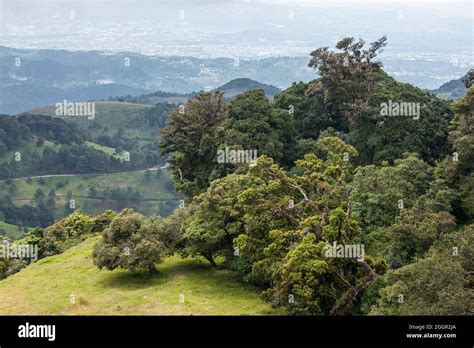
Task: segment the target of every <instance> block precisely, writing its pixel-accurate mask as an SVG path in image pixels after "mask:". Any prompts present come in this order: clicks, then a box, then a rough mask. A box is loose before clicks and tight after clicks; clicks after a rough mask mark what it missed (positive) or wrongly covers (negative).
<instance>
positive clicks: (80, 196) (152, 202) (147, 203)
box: [0, 170, 179, 235]
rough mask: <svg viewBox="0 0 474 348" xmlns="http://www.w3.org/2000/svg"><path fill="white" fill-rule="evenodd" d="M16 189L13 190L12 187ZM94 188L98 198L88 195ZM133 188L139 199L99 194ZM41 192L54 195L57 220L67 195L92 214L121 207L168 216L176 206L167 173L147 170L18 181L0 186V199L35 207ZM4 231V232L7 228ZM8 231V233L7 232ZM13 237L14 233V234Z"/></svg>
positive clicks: (175, 196)
mask: <svg viewBox="0 0 474 348" xmlns="http://www.w3.org/2000/svg"><path fill="white" fill-rule="evenodd" d="M12 185H14V186H15V189H14V190H12V189H11V186H12ZM92 187H94V188H95V189H96V190H97V191H98V192H99V196H98V197H93V196H91V193H90V189H91V188H92ZM128 187H132V188H133V189H134V190H135V191H139V192H140V193H141V195H142V196H141V198H140V199H139V200H130V201H125V200H120V201H117V200H114V199H113V198H109V199H102V198H101V197H100V192H103V191H104V190H106V189H122V190H126V189H127V188H128ZM38 189H41V190H42V191H43V192H44V193H45V195H46V196H47V195H48V193H49V192H50V191H51V190H54V191H55V193H56V199H55V206H54V207H52V210H53V215H54V217H55V218H56V219H60V218H62V217H64V216H65V212H64V207H65V204H66V201H67V197H68V193H69V195H70V197H71V198H72V199H74V200H75V204H76V209H82V210H83V211H85V212H88V213H91V214H99V213H101V212H102V211H104V210H105V209H114V210H120V209H122V208H123V207H124V205H127V206H131V207H134V208H135V209H137V210H139V211H141V212H143V213H145V214H147V215H167V214H168V213H169V212H171V210H172V209H173V208H174V207H176V206H177V205H178V200H179V199H178V196H177V195H176V194H175V192H174V188H173V184H172V182H171V178H170V177H169V174H168V172H167V171H166V170H160V173H159V174H158V173H157V171H156V170H153V171H150V177H149V178H148V179H147V178H146V177H145V171H144V170H142V171H134V172H130V173H115V174H102V175H99V174H94V175H73V176H51V177H42V178H31V179H19V180H13V181H12V182H11V183H6V182H1V183H0V197H1V196H2V195H5V194H7V193H9V195H10V197H11V199H12V201H13V202H14V204H15V205H16V206H21V205H36V202H35V201H34V195H35V192H36V191H37V190H38ZM6 230H7V229H6ZM7 231H8V230H7ZM15 235H16V234H15Z"/></svg>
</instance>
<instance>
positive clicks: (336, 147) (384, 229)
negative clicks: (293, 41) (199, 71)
mask: <svg viewBox="0 0 474 348" xmlns="http://www.w3.org/2000/svg"><path fill="white" fill-rule="evenodd" d="M386 44H387V39H386V37H381V38H380V39H378V40H376V41H374V42H372V43H366V42H365V41H363V40H361V39H359V40H355V39H354V38H350V37H347V38H344V39H342V40H340V41H339V42H338V43H337V44H336V47H335V49H329V48H328V47H321V48H317V49H315V50H314V51H312V52H311V53H310V57H309V62H308V66H309V67H310V68H312V69H314V72H313V74H314V79H313V80H311V81H310V82H295V83H293V84H292V85H291V86H290V87H289V88H287V89H285V90H283V91H281V92H279V93H278V94H276V95H275V97H274V98H273V99H272V100H270V99H269V98H268V97H267V96H266V95H265V91H264V90H263V89H252V90H248V91H245V92H243V93H240V94H238V95H236V96H235V97H234V98H232V99H230V100H229V99H227V98H226V97H225V94H224V92H222V91H216V90H212V91H209V92H202V93H198V94H197V95H196V96H195V97H194V98H191V99H189V100H187V101H186V102H185V103H184V104H183V105H180V106H179V107H177V108H173V109H172V110H170V111H169V113H168V116H169V117H168V118H167V120H166V122H165V123H164V124H163V126H164V127H163V128H161V129H160V134H159V137H157V138H156V141H155V143H154V145H156V147H157V149H159V151H160V152H162V153H163V154H164V155H165V156H168V158H167V163H168V165H169V166H168V167H167V169H166V170H167V172H166V173H168V171H169V173H170V175H171V177H172V180H173V182H174V185H175V188H176V190H177V192H178V193H179V194H180V195H181V197H182V200H180V201H179V202H180V203H179V205H175V206H177V208H178V209H174V210H173V211H172V212H170V213H171V214H169V215H168V216H166V217H165V216H161V217H160V216H156V214H155V215H153V216H150V215H151V214H144V213H141V212H140V211H137V210H136V209H131V208H129V207H125V208H124V209H122V210H121V211H105V212H103V213H94V214H92V213H87V212H84V211H81V210H79V209H76V210H75V211H73V212H72V211H71V212H70V214H69V215H68V216H66V217H65V218H63V219H60V220H57V221H56V222H55V223H54V224H51V225H50V226H47V227H41V228H35V229H33V230H31V231H29V232H28V234H27V235H26V236H25V237H24V238H23V239H22V240H20V241H18V243H33V244H38V245H39V250H40V253H39V258H40V259H44V261H40V263H39V264H35V265H33V266H28V263H29V261H28V260H26V261H24V260H22V261H19V262H16V261H17V260H14V261H12V260H3V268H2V270H3V275H4V276H11V274H13V273H15V272H18V271H19V270H21V269H22V268H25V267H27V269H26V270H24V271H20V273H19V274H18V275H13V276H12V277H11V278H10V281H9V280H8V278H7V281H8V283H4V284H8V285H5V286H4V287H3V286H2V285H0V291H2V289H11V288H15V287H16V286H17V285H18V286H21V283H22V282H23V281H24V279H25V278H23V277H22V276H21V275H22V272H25V273H23V274H31V275H33V276H35V277H38V274H39V272H38V271H37V268H38V267H41V266H42V263H43V264H50V263H54V260H55V259H54V258H50V257H51V256H53V257H54V255H58V254H63V253H64V252H66V254H63V255H59V256H58V258H56V260H57V259H63V260H65V261H67V262H78V263H81V265H82V266H84V265H86V267H84V268H82V269H89V270H90V267H92V265H94V267H97V268H98V269H101V270H103V272H109V271H111V272H112V273H106V274H114V275H116V274H119V272H120V273H121V274H122V275H123V274H124V276H123V277H122V276H117V277H120V279H122V280H123V281H124V282H125V283H126V287H127V288H128V287H129V286H130V284H131V283H133V280H131V278H132V276H131V274H132V273H134V272H142V273H141V274H140V276H139V278H137V279H139V280H138V281H137V282H134V283H133V287H134V288H137V289H142V290H143V289H144V288H146V285H147V284H150V283H146V284H145V283H144V282H143V279H148V280H149V282H151V283H153V284H156V283H154V282H155V281H157V279H164V278H162V276H161V274H160V273H159V272H160V271H162V270H164V271H165V272H168V271H169V268H168V271H166V269H167V265H169V264H170V262H172V263H175V262H176V260H177V258H181V259H183V260H184V261H189V260H190V258H192V259H194V261H196V263H197V264H191V263H189V262H182V263H181V264H180V265H179V266H177V267H175V268H174V269H175V270H179V269H181V270H182V272H183V273H182V274H184V273H186V275H183V277H182V278H180V280H179V284H176V283H177V282H176V283H175V284H174V285H176V286H179V285H180V284H181V282H184V279H186V280H187V279H189V278H188V277H189V275H190V273H189V272H191V273H194V272H199V270H200V269H203V268H206V269H207V270H208V272H209V273H208V274H210V276H211V277H215V278H214V279H222V278H219V277H218V275H219V272H220V271H225V272H232V274H234V275H235V278H234V279H235V280H236V281H237V280H238V281H239V282H240V283H239V286H240V285H242V284H245V285H246V286H249V288H250V289H258V292H259V293H260V294H261V298H262V299H263V300H264V301H266V302H268V303H269V304H271V306H272V307H274V308H278V309H279V310H282V311H283V312H284V313H287V314H293V315H469V314H472V313H474V308H473V304H474V279H473V274H474V264H473V260H474V220H473V219H474V208H473V207H474V195H473V189H474V174H473V169H474V146H473V144H474V124H473V122H474V118H473V113H474V85H473V84H474V71H472V70H471V71H469V72H468V73H467V74H466V76H465V77H464V78H463V80H462V81H463V84H464V85H465V87H466V88H467V92H466V94H465V95H463V96H462V97H461V98H459V99H457V100H455V101H453V102H449V101H446V100H443V99H440V98H438V97H437V96H435V95H434V94H433V93H431V92H429V91H424V90H421V89H419V88H416V87H414V86H412V85H410V84H405V83H400V82H398V81H397V80H395V79H394V78H392V77H390V76H389V75H388V74H387V73H386V72H385V71H384V68H383V66H382V64H381V63H380V62H379V61H378V60H377V58H378V56H379V54H380V53H381V52H382V51H383V49H384V47H385V46H386ZM156 107H158V106H155V108H156ZM162 107H163V106H162ZM156 111H157V113H158V114H159V112H158V110H156ZM158 119H160V118H159V117H158ZM25 127H26V126H25ZM102 131H103V130H101V131H100V133H102ZM163 174H165V173H163V172H159V171H158V175H157V177H154V178H153V177H152V176H151V175H150V173H148V175H145V174H144V175H143V178H142V180H143V181H142V183H143V184H144V183H148V185H149V186H147V192H148V191H150V190H151V185H152V184H153V181H152V180H153V179H155V180H158V181H159V180H161V179H160V177H159V175H163ZM81 185H83V184H81ZM77 187H78V189H79V186H77ZM83 188H84V185H83V186H82V189H83ZM4 189H5V190H11V191H12V192H14V191H15V190H16V188H15V187H13V186H12V188H8V187H7V186H4ZM97 193H98V192H94V191H93V190H92V191H91V194H93V195H95V196H97ZM100 194H102V192H100ZM130 194H131V195H132V194H133V191H132V192H130ZM36 196H37V197H36V199H37V200H38V206H41V202H42V201H43V200H44V198H45V197H44V194H43V195H42V194H41V192H39V193H38V194H37V195H36ZM131 201H132V199H130V201H129V202H131ZM114 210H117V209H114ZM99 234H100V237H99V238H98V239H97V242H96V243H94V245H93V246H92V244H88V242H87V243H84V244H80V243H81V242H82V241H84V240H86V239H88V240H89V241H90V240H91V239H89V237H92V236H94V235H99ZM78 244H80V245H79V246H77V248H76V249H73V250H72V251H71V253H76V252H77V253H79V254H81V255H83V256H81V257H79V258H75V257H71V254H68V250H69V249H70V248H71V247H73V246H76V245H78ZM91 249H92V250H91ZM84 255H90V256H84ZM48 258H49V259H48ZM204 263H206V264H207V266H205V265H204ZM87 267H89V268H87ZM70 268H71V269H74V267H70ZM48 269H50V270H51V271H53V272H61V268H57V267H52V268H49V267H48ZM145 272H146V273H148V275H147V277H148V278H145V276H144V273H145ZM157 272H158V273H157ZM91 274H93V275H94V277H95V279H97V284H96V285H97V286H98V287H102V286H103V285H104V283H105V284H107V286H110V287H112V286H113V284H110V283H107V282H106V281H104V280H103V278H102V275H99V274H98V273H97V272H95V273H91ZM168 274H169V273H168ZM128 276H130V278H127V277H128ZM111 277H113V276H111ZM165 278H166V277H165ZM16 281H18V284H15V282H16ZM216 281H220V280H216ZM186 283H187V281H186ZM115 284H117V283H115ZM162 285H166V284H164V283H162ZM236 287H237V285H236ZM197 288H199V291H204V292H206V291H210V292H214V291H215V290H213V289H214V288H210V287H207V286H203V287H199V286H197V287H196V286H195V287H194V289H197ZM87 289H89V290H88V291H90V293H91V294H92V295H94V294H96V293H97V291H96V290H97V287H95V288H94V284H92V285H91V283H87ZM90 289H92V290H90ZM173 289H176V288H173ZM137 291H138V290H137ZM195 291H196V290H195ZM236 291H239V290H236ZM214 293H215V296H214V297H213V298H214V299H215V300H210V302H209V305H213V304H215V303H216V302H213V301H218V300H219V299H221V298H224V297H226V296H228V294H227V293H226V290H225V289H221V290H216V291H215V292H214ZM108 294H111V293H110V292H108ZM112 294H113V292H112ZM148 294H149V293H146V295H147V296H148ZM143 295H145V292H143ZM173 295H176V294H174V292H173ZM163 296H165V297H166V296H168V295H167V294H163ZM186 296H187V295H186ZM247 296H251V295H250V294H248V295H247ZM103 301H104V302H103V306H104V307H105V308H110V306H111V305H112V302H113V299H112V300H111V299H110V298H106V299H103ZM111 301H112V302H111ZM192 301H194V298H191V302H190V303H195V302H192ZM19 302H21V299H20V300H18V298H16V300H15V298H12V299H11V301H10V300H9V299H7V300H6V301H5V302H3V303H2V306H1V307H2V308H7V310H8V312H9V313H11V312H14V311H15V306H16V305H17V303H19ZM237 302H238V301H237ZM85 303H86V304H87V301H85ZM127 304H128V302H127ZM113 305H114V306H115V303H113ZM177 306H179V305H178V304H177ZM190 308H191V307H190ZM259 308H260V307H259ZM142 309H143V307H142ZM42 310H43V312H44V308H42ZM143 311H144V312H146V310H145V309H143ZM171 311H172V309H169V312H168V313H172V312H171ZM107 313H110V312H109V311H108V312H107ZM194 313H200V311H199V310H196V311H195V312H194ZM244 313H245V314H247V313H255V311H253V310H252V309H248V308H247V309H246V310H245V311H244ZM189 314H193V312H192V311H191V310H190V312H189Z"/></svg>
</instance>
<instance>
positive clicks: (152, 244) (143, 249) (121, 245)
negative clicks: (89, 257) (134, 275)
mask: <svg viewBox="0 0 474 348" xmlns="http://www.w3.org/2000/svg"><path fill="white" fill-rule="evenodd" d="M163 253H164V245H163V243H162V242H161V241H160V240H159V239H158V236H157V235H156V233H154V224H153V221H151V220H146V219H144V217H143V216H142V215H141V214H138V213H136V212H134V211H133V210H132V209H124V210H122V211H121V212H120V213H119V214H118V215H117V216H115V217H114V218H113V220H112V221H111V223H110V225H109V226H108V227H107V228H106V229H105V230H104V231H103V233H102V239H101V240H100V241H99V242H98V243H97V244H96V245H95V247H94V251H93V257H94V264H95V265H96V266H97V267H99V268H100V269H102V268H106V269H108V270H114V269H116V268H124V269H128V270H130V271H138V270H141V269H146V270H148V272H149V273H152V274H153V273H155V272H156V269H155V264H157V263H159V262H161V261H162V255H163Z"/></svg>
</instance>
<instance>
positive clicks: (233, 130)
mask: <svg viewBox="0 0 474 348" xmlns="http://www.w3.org/2000/svg"><path fill="white" fill-rule="evenodd" d="M284 115H288V114H284ZM280 126H283V125H281V124H278V123H277V119H276V118H275V114H274V113H273V112H272V106H271V104H270V102H269V100H268V98H267V97H266V96H265V92H264V91H263V90H262V89H254V90H250V91H247V92H244V93H241V94H239V95H237V96H236V97H235V99H234V100H232V101H231V102H230V103H229V118H228V120H227V121H226V123H225V125H224V128H225V135H224V142H223V144H221V148H225V147H226V146H229V147H237V148H240V149H245V150H257V153H258V154H259V155H267V156H269V157H271V158H273V159H274V160H275V161H277V162H280V161H281V160H282V155H283V143H282V141H281V139H280V134H279V131H282V132H284V129H279V128H280Z"/></svg>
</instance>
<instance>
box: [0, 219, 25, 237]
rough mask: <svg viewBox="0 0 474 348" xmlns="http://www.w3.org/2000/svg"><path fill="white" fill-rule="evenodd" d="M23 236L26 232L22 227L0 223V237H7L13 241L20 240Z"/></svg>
mask: <svg viewBox="0 0 474 348" xmlns="http://www.w3.org/2000/svg"><path fill="white" fill-rule="evenodd" d="M1 232H3V233H1ZM23 234H24V231H23V229H22V228H21V227H18V226H15V225H11V224H7V223H6V222H3V221H0V235H5V236H7V237H8V238H11V239H19V238H21V237H22V236H23Z"/></svg>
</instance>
